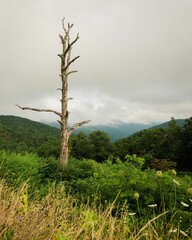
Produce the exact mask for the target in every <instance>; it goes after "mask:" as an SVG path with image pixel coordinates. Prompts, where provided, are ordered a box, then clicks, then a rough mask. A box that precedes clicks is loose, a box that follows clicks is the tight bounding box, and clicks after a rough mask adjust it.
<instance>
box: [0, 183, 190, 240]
mask: <svg viewBox="0 0 192 240" xmlns="http://www.w3.org/2000/svg"><path fill="white" fill-rule="evenodd" d="M28 187H29V186H28V184H27V183H24V184H23V185H22V186H21V187H20V188H19V189H17V190H14V189H11V188H9V187H7V186H6V184H5V182H4V181H3V180H1V181H0V206H1V208H0V239H2V240H32V239H36V240H46V239H47V240H50V239H53V240H80V239H82V240H105V239H106V240H118V239H122V240H123V239H130V240H139V239H155V240H160V239H173V240H176V239H191V238H190V229H187V231H182V230H181V229H180V228H179V223H178V227H177V228H176V227H174V228H173V226H172V225H171V224H170V222H165V221H163V219H164V216H166V215H167V214H169V212H168V211H167V212H162V213H161V214H159V215H154V217H153V218H152V219H147V218H146V221H143V222H139V221H138V219H137V217H136V215H134V213H131V212H129V208H128V207H126V205H125V206H124V207H122V208H121V209H119V210H117V209H115V208H116V207H115V201H116V200H114V202H112V203H110V204H109V205H108V206H107V207H106V208H105V209H103V208H102V206H98V205H97V204H95V205H94V204H92V206H90V204H79V203H78V202H77V200H76V199H75V198H74V197H72V196H70V195H67V194H66V193H65V189H64V185H62V184H60V185H59V186H57V187H56V186H55V185H54V184H53V185H52V187H50V189H49V193H48V194H47V195H46V196H45V197H44V198H43V199H42V200H41V201H35V200H30V199H29V196H28ZM114 209H115V212H116V214H114V213H113V211H114ZM172 217H174V216H172Z"/></svg>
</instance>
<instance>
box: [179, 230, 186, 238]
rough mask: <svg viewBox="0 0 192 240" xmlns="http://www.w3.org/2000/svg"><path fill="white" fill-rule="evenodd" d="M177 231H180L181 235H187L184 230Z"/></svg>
mask: <svg viewBox="0 0 192 240" xmlns="http://www.w3.org/2000/svg"><path fill="white" fill-rule="evenodd" d="M179 232H180V233H181V234H182V235H183V236H185V237H188V235H187V234H186V233H185V232H184V231H182V230H179Z"/></svg>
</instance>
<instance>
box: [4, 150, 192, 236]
mask: <svg viewBox="0 0 192 240" xmlns="http://www.w3.org/2000/svg"><path fill="white" fill-rule="evenodd" d="M144 164H145V160H144V159H143V158H140V157H136V156H130V155H129V156H127V160H126V161H125V162H122V161H121V160H120V159H118V160H117V161H116V163H115V164H114V163H113V162H112V161H111V160H108V161H106V162H103V163H97V162H96V161H94V160H77V159H74V158H71V159H70V160H69V165H68V166H67V167H66V168H61V167H60V165H59V161H58V159H55V158H40V157H38V156H37V155H35V154H25V155H23V154H15V153H8V152H6V151H0V166H1V167H0V177H1V179H2V180H1V181H0V191H1V194H0V204H1V208H0V237H1V239H7V240H8V239H9V240H10V239H13V240H14V239H19V240H22V239H23V240H24V239H25V240H26V239H30V240H31V239H40V240H41V239H42V240H43V239H57V240H61V239H62V240H63V239H67V240H68V239H71V240H72V239H82V240H83V239H87V240H88V239H104V240H105V239H106V240H107V239H111V240H113V239H114V240H115V239H130V240H136V239H158V240H159V239H190V238H191V237H192V232H191V227H192V178H191V177H190V176H189V175H185V176H184V175H180V174H178V175H177V172H176V171H175V170H169V171H166V172H161V171H155V170H154V169H146V170H142V167H143V165H144Z"/></svg>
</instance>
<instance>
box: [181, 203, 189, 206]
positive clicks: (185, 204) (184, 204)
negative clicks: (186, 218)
mask: <svg viewBox="0 0 192 240" xmlns="http://www.w3.org/2000/svg"><path fill="white" fill-rule="evenodd" d="M181 204H182V205H183V206H184V207H189V204H187V203H184V202H181Z"/></svg>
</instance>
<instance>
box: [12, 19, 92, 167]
mask: <svg viewBox="0 0 192 240" xmlns="http://www.w3.org/2000/svg"><path fill="white" fill-rule="evenodd" d="M62 26H63V30H64V35H59V37H60V39H61V43H62V53H61V54H58V56H59V57H60V59H61V74H60V77H61V83H62V85H61V88H59V89H58V90H60V91H61V100H60V101H61V112H57V111H55V110H52V109H38V108H30V107H21V106H19V105H16V106H18V107H19V108H21V109H22V110H32V111H37V112H52V113H54V114H56V115H58V116H59V118H60V119H59V120H58V122H59V123H60V125H61V149H60V163H61V165H62V166H63V167H65V166H67V164H68V155H69V148H68V142H69V138H70V135H71V134H72V132H73V131H74V130H75V129H76V128H77V127H80V126H81V125H83V124H86V123H88V122H90V120H88V121H82V122H79V123H76V124H74V125H73V126H72V127H71V128H70V129H69V130H68V117H69V112H68V101H69V100H71V98H68V77H69V75H70V74H72V73H76V72H77V71H69V69H70V65H71V64H72V63H73V62H74V61H76V60H77V59H78V58H79V57H80V56H77V57H74V58H72V59H71V51H72V46H73V45H74V44H75V43H76V42H77V40H78V39H79V34H77V36H76V38H75V39H74V40H73V41H71V40H70V30H71V28H72V27H73V24H69V23H68V25H67V28H65V25H64V19H63V20H62Z"/></svg>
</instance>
